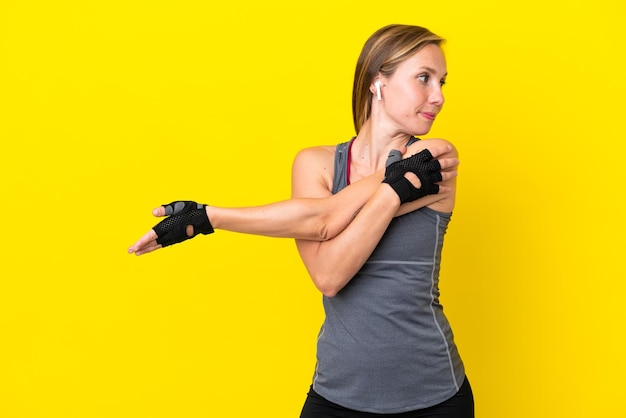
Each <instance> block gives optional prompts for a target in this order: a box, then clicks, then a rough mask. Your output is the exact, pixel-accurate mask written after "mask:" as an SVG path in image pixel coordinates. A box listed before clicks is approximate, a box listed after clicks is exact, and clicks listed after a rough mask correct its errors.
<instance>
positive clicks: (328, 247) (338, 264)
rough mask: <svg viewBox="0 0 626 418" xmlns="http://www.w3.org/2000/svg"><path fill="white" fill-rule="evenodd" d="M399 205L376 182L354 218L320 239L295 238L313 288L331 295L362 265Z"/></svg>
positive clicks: (389, 192)
mask: <svg viewBox="0 0 626 418" xmlns="http://www.w3.org/2000/svg"><path fill="white" fill-rule="evenodd" d="M399 206H400V199H399V198H398V196H397V194H396V193H395V192H394V191H393V190H392V189H391V187H388V185H380V186H379V187H378V188H377V189H376V191H375V193H374V195H373V196H372V197H371V199H370V200H369V201H368V202H367V203H366V204H365V206H363V208H362V210H361V211H360V212H359V213H358V215H357V216H356V217H355V218H354V220H353V221H352V222H351V223H350V224H349V225H348V226H347V228H345V229H344V230H343V231H342V232H341V233H340V234H338V235H337V236H336V237H335V238H333V239H331V240H328V241H324V242H312V241H303V240H297V241H296V244H297V246H298V251H299V252H300V256H301V257H302V260H303V261H304V264H305V265H306V267H307V270H308V272H309V275H310V276H311V278H312V279H313V282H314V283H315V285H316V287H317V288H318V289H319V290H320V291H321V292H322V293H324V294H325V295H327V296H334V295H335V294H336V293H337V292H339V290H341V289H342V288H343V287H344V286H345V285H346V284H347V283H348V282H349V281H350V280H351V279H352V277H354V275H355V274H356V273H357V272H358V271H359V269H360V268H361V267H362V266H363V264H365V262H366V261H367V259H368V258H369V256H370V255H371V254H372V252H373V251H374V249H375V248H376V246H377V245H378V242H379V241H380V239H381V238H382V236H383V234H384V233H385V231H386V230H387V227H388V226H389V222H391V220H392V219H393V217H394V216H395V214H396V212H397V210H398V208H399Z"/></svg>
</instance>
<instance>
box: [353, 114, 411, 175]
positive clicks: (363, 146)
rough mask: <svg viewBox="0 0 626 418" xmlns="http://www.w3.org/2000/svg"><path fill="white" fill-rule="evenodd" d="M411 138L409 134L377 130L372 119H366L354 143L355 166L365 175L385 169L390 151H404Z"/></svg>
mask: <svg viewBox="0 0 626 418" xmlns="http://www.w3.org/2000/svg"><path fill="white" fill-rule="evenodd" d="M410 138H411V136H410V135H408V134H397V135H387V134H384V133H382V132H376V130H375V129H373V128H372V124H371V120H368V121H366V122H365V124H364V125H363V127H362V128H361V130H360V131H359V134H358V135H357V137H356V139H355V140H354V143H353V145H352V165H353V168H354V169H356V171H359V172H361V173H363V175H366V174H367V173H373V172H375V171H378V170H380V169H383V168H384V167H385V163H386V161H387V157H388V156H389V151H391V150H392V149H397V150H400V151H401V152H402V153H404V152H405V150H406V145H407V143H408V141H409V139H410Z"/></svg>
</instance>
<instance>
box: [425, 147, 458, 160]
mask: <svg viewBox="0 0 626 418" xmlns="http://www.w3.org/2000/svg"><path fill="white" fill-rule="evenodd" d="M426 149H427V150H429V151H430V153H431V154H432V156H433V158H437V157H439V156H441V155H444V154H445V153H448V152H451V151H452V145H435V146H429V147H426Z"/></svg>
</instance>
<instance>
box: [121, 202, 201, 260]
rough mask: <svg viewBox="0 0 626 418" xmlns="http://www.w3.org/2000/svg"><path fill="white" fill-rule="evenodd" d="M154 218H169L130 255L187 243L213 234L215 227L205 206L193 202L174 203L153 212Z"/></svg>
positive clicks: (135, 247)
mask: <svg viewBox="0 0 626 418" xmlns="http://www.w3.org/2000/svg"><path fill="white" fill-rule="evenodd" d="M152 214H153V215H154V216H167V215H169V217H168V218H166V219H164V220H163V221H161V222H159V223H158V224H156V225H155V226H154V227H153V228H152V229H151V230H150V231H148V232H147V233H146V234H144V236H143V237H141V238H140V239H139V241H137V242H136V243H135V244H134V245H133V246H131V247H130V248H129V249H128V252H129V254H132V253H135V254H136V255H142V254H146V253H149V252H151V251H154V250H157V249H159V248H162V247H167V246H169V245H172V244H177V243H179V242H183V241H186V240H188V239H190V238H193V237H195V236H196V235H198V234H200V233H201V234H205V235H206V234H211V233H213V227H212V226H211V222H210V221H209V218H208V216H207V214H206V209H205V205H203V204H201V203H196V202H193V201H174V202H172V203H169V204H167V205H163V206H160V207H158V208H156V209H154V210H153V211H152Z"/></svg>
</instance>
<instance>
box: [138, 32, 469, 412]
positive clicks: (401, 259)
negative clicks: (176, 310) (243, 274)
mask: <svg viewBox="0 0 626 418" xmlns="http://www.w3.org/2000/svg"><path fill="white" fill-rule="evenodd" d="M442 42H443V40H442V39H441V38H439V37H438V36H437V35H435V34H433V33H431V32H430V31H428V30H427V29H424V28H421V27H417V26H406V25H390V26H387V27H384V28H382V29H380V30H378V31H377V32H376V33H374V34H373V35H372V36H371V37H370V39H369V40H368V41H367V42H366V44H365V46H364V48H363V50H362V52H361V55H360V57H359V60H358V63H357V68H356V72H355V78H354V89H353V117H354V124H355V128H356V132H357V136H356V137H354V138H353V139H352V140H350V141H348V142H344V143H342V144H340V145H338V146H336V147H335V146H333V147H315V148H309V149H305V150H303V151H301V152H300V153H299V154H298V155H297V156H296V159H295V161H294V165H293V176H292V187H293V188H292V197H293V199H291V200H289V201H285V202H279V203H276V204H273V205H268V206H265V207H256V208H242V209H227V208H216V207H213V206H204V205H197V204H195V203H194V202H172V204H170V205H165V206H163V207H161V208H158V209H155V211H154V214H155V215H158V216H162V215H164V214H167V215H174V216H170V217H169V218H167V219H166V220H164V221H163V222H161V223H159V224H158V225H156V226H155V228H154V229H153V230H151V231H149V232H148V233H147V234H146V235H144V237H142V239H140V240H139V241H138V242H137V244H135V245H134V246H133V247H131V248H130V249H129V252H131V253H132V252H134V253H136V254H138V255H140V254H144V253H146V252H150V251H153V250H155V249H157V248H160V247H161V246H166V245H170V244H173V243H176V242H180V241H182V240H184V239H187V238H189V237H193V236H195V235H196V234H198V233H205V234H206V233H211V232H213V228H221V229H228V230H232V231H238V232H247V233H256V234H262V235H270V236H283V237H294V238H296V244H297V247H298V251H299V253H300V256H301V258H302V260H303V262H304V264H305V265H306V267H307V270H308V272H309V274H310V276H311V278H312V280H313V282H314V283H315V285H316V286H317V288H318V289H319V290H320V291H321V292H322V293H323V294H324V297H323V302H324V308H325V313H326V319H325V321H324V324H323V326H322V329H321V331H320V334H319V338H318V350H317V358H318V362H317V366H316V369H315V373H314V377H313V383H312V385H311V390H310V392H309V394H308V397H307V400H306V402H305V405H304V407H303V410H302V415H301V417H302V418H312V417H316V418H323V417H371V416H394V417H431V416H439V417H441V416H445V417H473V397H472V393H471V388H470V386H469V382H468V380H467V379H466V377H465V373H464V368H463V364H462V361H461V359H460V357H459V355H458V352H457V349H456V346H455V344H454V340H453V336H452V332H451V330H450V326H449V324H448V322H447V320H446V318H445V316H444V315H443V311H442V307H441V305H440V304H439V302H438V296H439V291H438V273H439V263H440V256H441V248H442V243H443V236H444V234H445V231H446V228H447V224H448V222H449V220H450V214H451V212H452V209H453V207H454V196H455V186H456V182H455V177H456V171H455V169H456V165H457V164H458V160H457V159H456V157H457V155H456V151H455V150H454V148H453V147H452V146H451V144H449V143H448V142H446V141H443V140H424V141H419V140H417V138H415V137H416V136H418V135H424V134H426V133H428V132H429V131H430V128H431V126H432V124H433V122H434V121H435V119H436V117H437V115H438V113H439V112H440V111H441V108H442V106H443V103H444V97H443V94H442V86H443V84H444V83H445V78H446V75H447V71H446V63H445V58H444V56H443V53H442V51H441V48H440V45H441V43H442ZM426 148H428V149H426ZM392 150H403V151H405V154H406V155H410V157H408V158H407V159H404V160H402V161H397V162H390V161H388V156H390V155H393V153H392V152H391V151H392ZM432 157H435V158H438V160H435V159H432ZM387 165H388V167H386V166H387ZM331 167H332V169H331ZM381 180H382V183H381ZM209 219H210V221H209Z"/></svg>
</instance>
